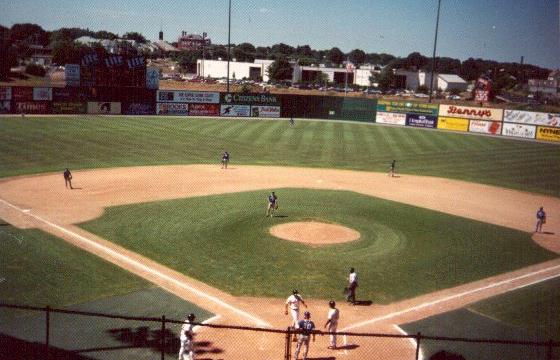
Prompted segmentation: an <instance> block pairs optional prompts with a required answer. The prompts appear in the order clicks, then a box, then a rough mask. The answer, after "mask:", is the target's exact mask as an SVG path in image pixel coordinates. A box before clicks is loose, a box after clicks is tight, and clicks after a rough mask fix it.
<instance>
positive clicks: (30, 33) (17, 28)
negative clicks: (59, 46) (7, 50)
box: [10, 23, 49, 45]
mask: <svg viewBox="0 0 560 360" xmlns="http://www.w3.org/2000/svg"><path fill="white" fill-rule="evenodd" d="M16 42H24V43H26V44H33V45H47V44H48V43H49V35H48V33H47V32H46V31H45V30H43V28H42V27H40V26H39V25H37V24H29V23H26V24H14V25H13V26H12V28H11V29H10V43H11V44H13V43H16Z"/></svg>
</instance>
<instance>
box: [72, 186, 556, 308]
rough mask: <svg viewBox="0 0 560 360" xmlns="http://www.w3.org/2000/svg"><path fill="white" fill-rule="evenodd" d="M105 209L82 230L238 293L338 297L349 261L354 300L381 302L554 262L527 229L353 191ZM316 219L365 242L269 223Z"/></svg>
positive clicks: (281, 192) (202, 199)
mask: <svg viewBox="0 0 560 360" xmlns="http://www.w3.org/2000/svg"><path fill="white" fill-rule="evenodd" d="M276 190H277V194H278V196H279V199H280V209H279V211H278V213H277V215H278V217H274V218H267V217H265V211H266V207H265V205H266V195H267V193H266V192H265V191H259V192H246V193H234V194H225V195H217V196H206V197H197V198H187V199H177V200H170V201H162V202H154V203H144V204H136V205H127V206H118V207H112V208H108V209H106V211H105V213H104V215H103V216H102V217H101V218H98V219H96V220H93V221H91V222H87V223H84V224H81V225H80V226H81V227H83V228H84V229H86V230H88V231H90V232H93V233H95V234H98V235H100V236H102V237H104V238H106V239H108V240H110V241H113V242H115V243H118V244H120V245H122V246H124V247H126V248H128V249H131V250H133V251H135V252H138V253H140V254H142V255H144V256H147V257H149V258H151V259H153V260H155V261H157V262H159V263H161V264H164V265H166V266H169V267H171V268H173V269H175V270H177V271H180V272H182V273H184V274H186V275H188V276H192V277H194V278H196V279H199V280H201V281H203V282H205V283H207V284H210V285H213V286H215V287H218V288H221V289H224V290H225V291H227V292H229V293H232V294H234V295H249V296H271V297H284V296H287V295H288V294H289V293H290V292H291V290H292V289H293V288H298V289H300V290H301V292H302V294H303V295H304V296H308V297H313V298H323V299H329V298H335V299H339V300H340V299H342V298H343V296H342V289H343V287H344V286H345V284H346V276H347V273H348V269H349V267H351V266H353V267H355V268H356V269H357V271H358V274H359V279H360V287H359V288H358V297H359V298H360V299H361V300H372V301H374V302H376V303H390V302H393V301H396V300H399V299H404V298H410V297H414V296H417V295H421V294H425V293H429V292H433V291H435V290H440V289H445V288H449V287H452V286H456V285H459V284H462V283H466V282H471V281H475V280H479V279H483V278H487V277H489V276H492V275H496V274H499V273H503V272H507V271H511V270H514V269H518V268H520V267H523V266H527V265H530V264H534V263H539V262H542V261H545V260H549V259H553V258H555V257H556V255H555V254H553V253H551V252H549V251H547V250H545V249H542V248H540V247H539V246H537V245H536V244H535V243H534V242H533V241H532V240H531V238H530V234H528V233H524V232H521V231H516V230H512V229H507V228H502V227H499V226H494V225H490V224H486V223H481V222H476V221H472V220H468V219H464V218H460V217H456V216H451V215H447V214H443V213H439V212H436V211H431V210H426V209H422V208H418V207H414V206H409V205H404V204H399V203H396V202H392V201H388V200H382V199H378V198H374V197H369V196H365V195H360V194H357V193H354V192H348V191H327V190H303V189H276ZM306 219H307V220H309V219H313V220H319V221H325V222H331V223H338V224H341V225H344V226H347V227H350V228H353V229H355V230H357V231H359V232H360V233H361V234H362V236H361V238H360V239H359V240H357V241H355V242H351V243H346V244H336V245H328V246H321V247H311V246H307V245H305V244H301V243H295V242H291V241H285V240H281V239H278V238H275V237H273V236H272V235H270V234H269V228H270V227H271V226H272V225H276V224H281V223H286V222H292V221H301V220H306Z"/></svg>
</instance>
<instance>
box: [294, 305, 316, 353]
mask: <svg viewBox="0 0 560 360" xmlns="http://www.w3.org/2000/svg"><path fill="white" fill-rule="evenodd" d="M314 329H315V324H314V323H313V321H311V313H310V312H309V311H306V312H305V313H303V320H300V321H299V322H298V332H299V336H298V339H297V345H296V351H295V352H294V360H297V358H298V355H299V351H300V350H301V347H302V345H303V347H304V348H303V357H302V359H303V360H307V352H308V351H309V338H310V337H311V335H312V334H313V341H315V333H314V332H313V330H314Z"/></svg>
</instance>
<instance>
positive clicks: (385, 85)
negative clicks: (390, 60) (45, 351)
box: [377, 65, 395, 90]
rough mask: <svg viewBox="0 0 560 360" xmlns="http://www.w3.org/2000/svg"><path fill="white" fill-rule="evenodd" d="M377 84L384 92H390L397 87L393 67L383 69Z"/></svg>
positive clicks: (388, 66)
mask: <svg viewBox="0 0 560 360" xmlns="http://www.w3.org/2000/svg"><path fill="white" fill-rule="evenodd" d="M377 82H378V83H379V88H381V89H382V90H388V89H391V88H393V87H394V86H395V74H394V73H393V68H392V66H390V65H387V66H386V67H385V68H383V70H382V71H381V74H379V77H378V81H377Z"/></svg>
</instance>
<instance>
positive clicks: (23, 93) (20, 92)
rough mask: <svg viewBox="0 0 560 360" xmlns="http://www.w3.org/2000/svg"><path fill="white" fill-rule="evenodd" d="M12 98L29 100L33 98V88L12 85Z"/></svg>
mask: <svg viewBox="0 0 560 360" xmlns="http://www.w3.org/2000/svg"><path fill="white" fill-rule="evenodd" d="M12 100H15V101H31V100H33V88H32V87H24V86H15V87H12Z"/></svg>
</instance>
